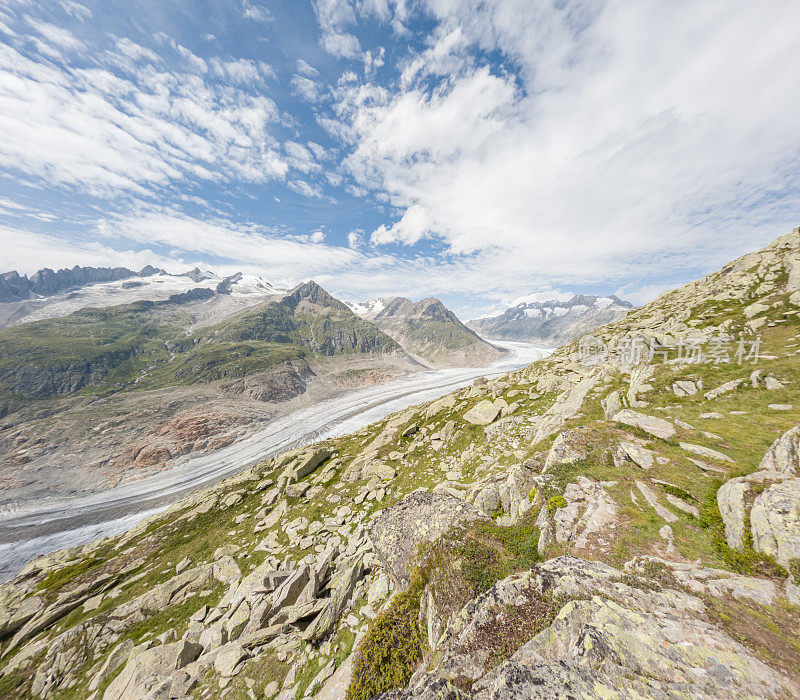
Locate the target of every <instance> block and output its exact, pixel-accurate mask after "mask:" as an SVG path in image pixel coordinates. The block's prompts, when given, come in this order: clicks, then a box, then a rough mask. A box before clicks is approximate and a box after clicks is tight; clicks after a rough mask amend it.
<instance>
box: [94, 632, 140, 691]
mask: <svg viewBox="0 0 800 700" xmlns="http://www.w3.org/2000/svg"><path fill="white" fill-rule="evenodd" d="M132 649H133V642H132V641H131V640H130V639H126V640H125V641H124V642H122V643H121V644H118V645H117V646H116V647H114V648H113V649H112V650H111V653H110V654H109V655H108V656H107V657H106V660H105V661H104V662H103V665H102V666H101V667H100V670H99V671H98V672H97V673H95V674H94V676H93V677H92V680H91V682H90V683H89V690H97V687H98V686H99V685H100V684H101V683H102V682H103V681H104V680H105V679H106V678H108V677H109V676H110V675H111V674H112V673H114V671H116V670H117V669H118V668H119V667H120V666H122V664H124V663H125V662H126V661H127V660H128V657H129V656H130V653H131V650H132Z"/></svg>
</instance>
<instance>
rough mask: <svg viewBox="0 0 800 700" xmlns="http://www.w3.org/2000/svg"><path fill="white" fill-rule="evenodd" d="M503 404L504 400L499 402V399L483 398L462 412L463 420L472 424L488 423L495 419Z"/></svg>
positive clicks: (504, 403)
mask: <svg viewBox="0 0 800 700" xmlns="http://www.w3.org/2000/svg"><path fill="white" fill-rule="evenodd" d="M505 405H506V402H505V401H503V402H502V403H500V401H489V400H488V399H484V400H483V401H479V402H478V403H477V404H475V405H474V406H473V407H472V408H471V409H469V411H467V412H466V413H465V414H464V420H465V421H467V423H472V424H473V425H489V424H490V423H493V422H494V421H495V420H497V417H498V416H499V415H500V413H501V411H502V410H503V408H504V407H505Z"/></svg>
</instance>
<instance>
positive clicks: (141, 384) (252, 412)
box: [0, 282, 420, 502]
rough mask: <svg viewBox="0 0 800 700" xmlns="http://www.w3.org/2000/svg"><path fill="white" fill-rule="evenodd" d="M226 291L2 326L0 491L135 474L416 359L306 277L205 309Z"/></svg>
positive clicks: (42, 489) (80, 485)
mask: <svg viewBox="0 0 800 700" xmlns="http://www.w3.org/2000/svg"><path fill="white" fill-rule="evenodd" d="M228 296H229V295H224V294H223V295H221V294H218V293H216V292H214V291H212V290H210V289H208V288H195V289H193V290H191V291H189V292H184V293H181V294H177V295H173V296H172V297H170V298H169V299H167V300H165V301H162V302H152V301H141V302H136V303H134V304H129V305H125V306H116V307H108V308H104V309H84V310H81V311H78V312H75V313H73V314H71V315H69V316H67V317H64V318H59V319H49V320H44V321H38V322H34V323H28V324H22V325H19V326H15V327H13V328H9V329H5V330H3V331H0V416H2V423H0V491H1V493H0V502H7V501H9V500H18V499H26V498H30V497H33V496H37V497H42V496H46V495H47V494H48V492H50V493H52V492H53V489H55V490H61V489H68V492H69V493H75V492H81V491H85V490H86V489H91V488H97V487H99V486H107V485H114V484H116V483H118V482H119V480H120V479H121V478H124V477H125V476H126V475H127V476H137V477H140V476H143V475H146V474H148V473H152V472H153V471H154V470H159V469H163V468H164V467H166V466H168V464H169V463H170V462H171V460H173V459H176V458H179V457H180V456H182V455H186V454H188V453H190V452H196V451H201V450H208V449H214V448H217V447H221V446H224V445H227V444H230V443H231V442H234V441H237V440H240V439H242V438H244V437H247V436H248V435H250V434H252V432H253V431H255V430H257V429H258V428H259V427H260V426H262V425H263V424H264V423H265V422H266V421H269V420H271V419H273V418H274V417H275V416H276V415H277V414H278V412H279V411H282V410H289V409H292V408H297V407H299V406H300V405H303V402H304V401H307V400H319V399H320V398H323V397H324V396H327V395H330V394H331V393H333V392H335V391H337V390H341V389H342V388H345V387H352V386H358V385H361V384H369V383H374V382H375V381H380V380H382V379H387V378H390V377H392V376H396V375H397V374H399V373H402V372H407V371H411V370H414V369H419V368H420V365H418V364H417V363H415V362H414V361H413V360H412V359H411V358H409V357H408V356H406V355H405V353H403V352H402V350H401V349H400V347H399V346H398V345H397V343H396V342H395V341H393V340H392V339H391V338H389V337H388V336H386V335H385V334H384V333H382V332H381V331H380V330H379V329H378V328H376V327H375V326H373V325H372V324H370V323H369V322H367V321H364V320H362V319H360V318H359V317H358V316H356V315H355V314H353V313H352V312H351V311H350V310H349V309H348V308H347V307H346V306H345V305H344V304H343V303H342V302H340V301H338V300H336V299H334V298H333V297H331V296H330V295H329V294H328V293H327V292H325V291H324V290H323V289H322V288H321V287H319V286H318V285H317V284H315V283H313V282H309V283H306V284H304V285H300V286H298V287H297V288H296V289H295V290H293V291H292V292H290V293H288V294H285V295H283V296H282V297H280V296H279V297H275V298H274V300H271V301H268V302H265V303H262V304H260V305H256V306H251V307H250V308H249V309H247V310H245V311H240V312H239V313H235V314H233V315H230V314H228V315H223V318H224V320H222V321H220V322H210V321H213V320H214V319H215V318H219V317H220V313H219V312H218V311H212V312H211V314H210V317H209V311H208V308H209V306H212V307H213V306H215V305H219V304H224V303H226V301H227V298H228ZM32 489H33V491H31V490H32ZM61 492H62V493H63V490H62V491H61Z"/></svg>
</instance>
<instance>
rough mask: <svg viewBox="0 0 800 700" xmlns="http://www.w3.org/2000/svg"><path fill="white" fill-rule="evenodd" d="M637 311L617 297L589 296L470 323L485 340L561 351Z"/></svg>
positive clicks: (540, 304)
mask: <svg viewBox="0 0 800 700" xmlns="http://www.w3.org/2000/svg"><path fill="white" fill-rule="evenodd" d="M632 308H633V305H632V304H630V303H629V302H627V301H622V300H621V299H618V298H617V297H615V296H613V295H612V296H610V297H596V296H589V295H585V294H580V295H576V296H573V297H572V298H571V299H569V300H567V301H544V302H522V303H520V304H518V305H517V306H514V307H512V308H510V309H506V310H505V311H504V312H503V313H502V314H499V315H497V316H490V317H487V318H478V319H475V320H473V321H468V322H467V325H468V326H469V327H470V328H472V329H473V330H474V331H476V332H478V333H480V334H481V336H483V337H484V338H502V339H505V340H525V341H528V342H531V343H540V344H543V345H547V346H550V347H557V346H559V345H563V344H564V343H568V342H569V341H571V340H575V339H576V338H580V336H582V335H584V334H586V333H588V332H589V331H591V330H592V329H594V328H598V327H599V326H603V325H605V324H606V323H611V322H612V321H616V320H617V319H619V318H622V317H623V316H624V315H625V314H626V313H628V312H629V311H630V310H631V309H632Z"/></svg>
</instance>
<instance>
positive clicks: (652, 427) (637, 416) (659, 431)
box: [613, 408, 675, 440]
mask: <svg viewBox="0 0 800 700" xmlns="http://www.w3.org/2000/svg"><path fill="white" fill-rule="evenodd" d="M613 420H615V421H616V422H617V423H622V424H623V425H629V426H631V427H632V428H639V429H640V430H644V431H645V432H646V433H648V434H650V435H652V436H653V437H657V438H661V439H662V440H669V439H671V438H673V437H675V426H673V425H672V423H669V422H667V421H665V420H664V419H663V418H656V417H655V416H648V415H645V414H644V413H637V412H636V411H631V410H630V409H629V408H623V409H622V410H621V411H619V412H618V413H616V414H615V415H614V417H613Z"/></svg>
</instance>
